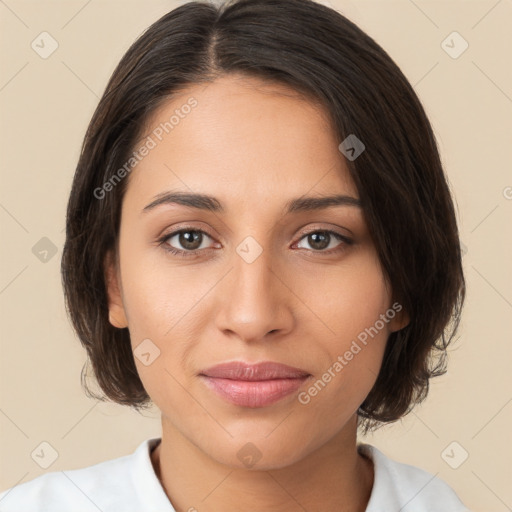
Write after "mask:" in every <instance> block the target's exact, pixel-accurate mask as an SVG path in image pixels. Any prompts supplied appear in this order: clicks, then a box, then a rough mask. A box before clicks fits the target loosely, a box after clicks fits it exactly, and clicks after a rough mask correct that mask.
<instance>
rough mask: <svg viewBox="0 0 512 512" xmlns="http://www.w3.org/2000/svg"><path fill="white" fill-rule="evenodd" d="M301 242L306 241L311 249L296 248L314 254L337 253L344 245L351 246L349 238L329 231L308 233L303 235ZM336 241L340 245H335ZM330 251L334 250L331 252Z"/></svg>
mask: <svg viewBox="0 0 512 512" xmlns="http://www.w3.org/2000/svg"><path fill="white" fill-rule="evenodd" d="M302 240H306V241H307V243H308V244H309V246H310V248H311V249H308V247H300V245H298V247H299V248H300V249H308V250H312V251H314V252H327V253H331V252H337V251H338V250H342V249H343V248H345V246H346V245H350V244H352V240H350V239H349V238H347V237H345V236H343V235H340V234H339V233H336V232H335V231H330V230H316V231H311V232H310V233H307V234H305V235H303V236H302V238H301V241H302ZM336 240H338V241H339V242H340V243H338V244H336ZM300 243H301V242H299V244H300ZM340 246H341V247H340ZM326 249H329V250H326ZM331 249H334V250H332V251H331Z"/></svg>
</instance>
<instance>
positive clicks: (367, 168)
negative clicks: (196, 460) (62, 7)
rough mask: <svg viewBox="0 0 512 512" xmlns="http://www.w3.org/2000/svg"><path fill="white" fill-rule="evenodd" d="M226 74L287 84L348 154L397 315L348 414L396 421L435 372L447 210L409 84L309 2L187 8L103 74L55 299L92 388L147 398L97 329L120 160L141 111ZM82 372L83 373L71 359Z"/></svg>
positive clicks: (446, 314) (454, 239)
mask: <svg viewBox="0 0 512 512" xmlns="http://www.w3.org/2000/svg"><path fill="white" fill-rule="evenodd" d="M230 73H236V74H240V73H241V74H244V75H247V76H252V77H257V78H260V79H264V80H266V81H268V82H278V83H281V84H285V85H288V86H289V87H291V88H293V89H294V90H296V91H297V92H299V93H302V94H305V95H307V96H308V97H310V98H311V99H312V100H314V101H317V102H319V103H321V104H322V105H323V106H324V108H325V111H326V112H327V113H328V114H329V116H330V118H331V120H332V126H333V128H334V129H335V130H336V135H337V137H338V140H339V141H340V143H341V142H342V141H343V140H344V139H345V138H346V137H347V136H348V135H350V134H355V135H356V136H357V137H358V138H359V139H360V140H361V141H363V143H364V145H365V150H364V151H363V153H361V154H360V155H359V156H358V157H357V159H355V160H353V161H352V160H350V159H347V165H348V168H349V171H350V174H351V177H352V179H353V181H354V183H355V185H356V187H357V190H358V192H359V196H360V199H361V201H362V205H363V212H364V216H365V220H366V223H367V225H368V228H369V230H370V234H371V236H372V238H373V241H374V244H375V247H376V249H377V252H378V255H379V258H380V261H381V265H382V267H383V270H384V272H385V273H386V274H387V277H388V279H389V281H390V283H391V286H392V290H393V299H394V300H395V301H397V302H398V303H400V304H401V305H402V306H403V307H404V309H405V311H406V312H407V314H408V315H409V318H410V323H409V324H408V325H407V326H406V327H404V328H402V329H401V330H399V331H397V332H394V333H392V334H391V335H390V337H389V339H388V342H387V346H386V350H385V354H384V359H383V363H382V367H381V370H380V373H379V375H378V378H377V381H376V383H375V385H374V387H373V388H372V390H371V391H370V393H369V394H368V396H367V397H366V399H365V400H364V402H363V403H362V404H361V406H360V408H359V409H358V416H359V418H358V419H359V427H360V428H361V429H362V430H363V431H364V432H365V433H366V432H368V431H370V430H373V429H375V428H378V426H380V425H382V424H383V423H387V422H393V421H396V420H397V419H399V418H400V417H402V416H404V415H405V414H407V413H408V412H410V410H411V409H412V407H413V406H414V404H416V403H419V402H421V401H422V400H423V399H424V398H425V397H426V396H427V393H428V387H429V379H430V378H431V377H434V376H437V375H442V374H444V373H446V356H447V351H446V348H447V346H448V343H449V342H450V341H451V340H452V338H453V336H454V335H455V332H456V330H457V328H458V324H459V320H460V314H461V308H462V304H463V302H464V298H465V281H464V275H463V270H462V264H461V249H460V243H459V237H458V230H457V222H456V217H455V211H454V206H453V202H452V198H451V194H450V190H449V185H448V183H447V178H446V176H445V174H444V170H443V167H442V165H441V161H440V157H439V154H438V149H437V145H436V140H435V137H434V134H433V131H432V128H431V126H430V123H429V121H428V119H427V116H426V114H425V111H424V109H423V107H422V105H421V103H420V101H419V99H418V97H417V96H416V94H415V92H414V90H413V88H412V87H411V85H410V84H409V82H408V81H407V79H406V78H405V76H404V75H403V73H402V72H401V71H400V69H399V68H398V66H397V65H396V64H395V63H394V62H393V60H392V59H391V58H390V57H389V56H388V54H387V53H386V52H385V51H384V50H383V49H382V48H381V47H380V46H379V45H378V44H377V43H376V42H375V41H374V40H373V39H372V38H371V37H369V36H368V35H367V34H365V33H364V32H363V31H362V30H361V29H359V28H358V27H357V26H356V25H355V24H354V23H352V22H351V21H349V20H348V19H347V18H345V17H344V16H343V15H341V14H340V13H338V12H337V11H335V10H333V9H330V8H328V7H325V6H323V5H321V4H317V3H315V2H313V1H310V0H239V1H236V0H235V1H229V2H227V3H225V4H223V5H220V6H215V5H213V4H211V3H207V2H189V3H187V4H184V5H182V6H180V7H178V8H176V9H174V10H173V11H171V12H169V13H167V14H166V15H164V16H163V17H162V18H160V19H159V20H158V21H156V22H155V23H154V24H153V25H151V26H150V27H149V28H148V29H147V30H146V31H145V32H144V33H143V34H142V35H141V36H140V37H139V38H138V40H137V41H135V42H134V43H133V45H132V46H131V47H130V48H129V49H128V51H127V52H126V54H125V55H124V56H123V58H122V60H121V61H120V63H119V64H118V66H117V68H116V69H115V71H114V73H113V74H112V77H111V78H110V80H109V82H108V84H107V87H106V90H105V92H104V94H103V96H102V98H101V100H100V102H99V104H98V107H97V109H96V111H95V112H94V115H93V117H92V119H91V122H90V125H89V127H88V129H87V132H86V135H85V139H84V141H83V145H82V150H81V155H80V158H79V161H78V165H77V168H76V172H75V176H74V181H73V185H72V190H71V194H70V197H69V203H68V208H67V221H66V242H65V246H64V250H63V255H62V282H63V287H64V293H65V299H66V307H67V310H68V314H69V315H70V318H71V321H72V323H73V326H74V328H75V329H76V331H77V334H78V336H79V339H80V341H81V343H82V344H83V346H84V347H85V348H86V350H87V354H88V357H89V359H90V362H91V364H92V367H93V370H94V375H95V377H96V380H97V382H98V384H99V385H100V387H101V389H102V391H103V393H104V395H105V396H106V397H107V398H105V396H102V395H95V394H94V393H92V392H91V390H90V388H88V386H87V382H86V379H85V378H84V371H82V379H83V384H84V387H85V390H86V392H87V393H88V395H89V396H93V397H95V398H97V399H100V400H105V399H111V400H113V401H115V402H117V403H120V404H126V405H130V406H132V407H134V408H135V409H137V410H139V409H142V408H145V407H147V406H149V405H151V400H150V398H149V396H148V394H147V393H146V391H145V389H144V387H143V385H142V382H141V381H140V379H139V376H138V373H137V370H136V366H135V362H134V356H133V353H132V349H131V345H130V338H129V331H128V329H127V328H125V329H118V328H115V327H113V326H112V325H111V324H110V323H109V315H108V298H107V290H106V282H105V273H104V269H105V265H104V260H105V255H106V254H107V252H108V251H109V250H116V243H117V239H118V232H119V225H120V212H121V204H122V200H123V194H124V191H125V189H126V183H127V181H128V180H127V179H123V180H121V181H120V182H119V183H118V184H117V185H116V186H115V187H113V188H112V190H111V191H109V192H108V193H103V194H102V197H100V198H98V194H97V193H95V191H97V190H98V189H100V188H101V187H103V185H104V184H105V183H106V182H108V181H109V179H111V178H112V176H114V174H115V173H116V172H117V171H118V170H119V168H121V167H122V166H123V164H125V162H126V161H127V160H128V159H129V157H130V154H131V153H132V152H133V148H134V144H135V142H136V141H137V140H138V138H139V137H140V136H141V134H142V130H143V127H144V125H145V123H146V122H147V120H148V118H149V116H150V115H151V114H152V113H154V112H155V110H156V109H157V108H158V107H159V105H161V104H162V103H163V102H164V101H166V100H169V99H170V98H172V97H173V94H175V93H176V92H178V91H180V90H183V89H185V88H186V87H187V85H191V84H197V83H200V82H207V81H212V80H214V79H215V78H217V77H219V76H221V75H226V74H230ZM84 370H85V367H84Z"/></svg>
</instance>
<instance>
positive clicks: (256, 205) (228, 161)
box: [105, 75, 408, 512]
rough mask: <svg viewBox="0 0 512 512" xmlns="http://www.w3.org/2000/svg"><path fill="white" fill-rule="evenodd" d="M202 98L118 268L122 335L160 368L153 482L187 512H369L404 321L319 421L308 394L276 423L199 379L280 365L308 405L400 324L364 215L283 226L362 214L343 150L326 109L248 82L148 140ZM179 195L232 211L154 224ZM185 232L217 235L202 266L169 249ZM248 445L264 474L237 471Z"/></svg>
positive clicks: (349, 375) (149, 178)
mask: <svg viewBox="0 0 512 512" xmlns="http://www.w3.org/2000/svg"><path fill="white" fill-rule="evenodd" d="M191 96H193V97H194V98H195V99H196V100H197V101H198V105H197V107H196V108H194V109H193V110H192V111H191V113H190V114H189V115H187V116H185V117H184V118H183V119H181V120H180V122H179V124H178V125H176V126H175V128H174V129H173V130H172V132H170V133H169V134H168V135H166V136H165V137H164V138H163V140H162V141H161V142H159V144H158V145H157V146H156V147H155V148H154V149H152V150H151V151H150V152H149V154H148V155H147V156H146V157H145V158H144V159H143V160H142V161H141V162H140V163H139V164H137V166H136V167H135V168H134V169H133V171H132V172H131V174H130V175H129V178H128V179H129V182H128V187H127V191H126V194H125V197H124V200H123V206H122V216H121V226H120V235H119V240H118V254H117V256H118V259H117V260H115V258H113V257H111V256H112V255H109V258H107V259H106V263H105V264H106V268H107V276H108V293H109V315H110V322H111V323H112V325H114V326H116V327H119V328H123V327H128V328H129V332H130V336H131V341H132V347H133V348H134V349H135V348H136V347H137V346H138V345H139V344H140V343H141V342H142V340H145V339H148V338H149V339H150V340H151V342H152V343H154V345H156V346H157V347H158V349H159V350H160V355H159V357H157V358H156V359H155V360H154V361H153V362H152V363H151V364H149V365H147V366H146V365H144V364H142V362H141V361H140V360H139V359H138V358H137V357H136V358H135V362H136V364H137V370H138V372H139V375H140V378H141V380H142V382H143V384H144V387H145V389H146V390H147V392H148V394H149V395H150V397H151V399H152V400H153V402H154V403H155V404H156V406H157V407H158V408H159V409H160V410H161V412H162V442H161V444H160V445H159V446H158V448H157V449H156V450H155V451H154V452H153V453H152V463H153V465H154V468H155V471H156V473H157V476H158V477H159V478H160V481H161V482H162V486H163V488H164V490H165V492H166V493H167V495H168V496H169V499H170V500H171V502H172V504H173V506H174V507H175V509H176V510H177V511H178V512H182V511H188V510H190V509H192V507H194V508H195V509H197V510H201V511H206V512H208V511H218V510H223V511H224V512H230V511H237V512H239V511H240V510H251V511H254V512H259V511H261V512H263V511H268V510H273V511H276V512H280V511H286V512H292V511H303V510H304V509H306V510H308V511H309V512H313V511H325V510H338V511H343V512H356V511H364V510H365V509H366V505H367V503H368V500H369V497H370V494H371V490H372V486H373V478H374V472H373V464H372V463H371V462H370V461H368V460H367V459H365V458H364V457H362V456H361V455H359V454H358V452H357V450H356V432H357V416H356V411H357V409H358V407H359V405H360V404H361V403H362V402H363V401H364V399H365V397H366V396H367V395H368V393H369V391H370V390H371V388H372V386H373V384H374V382H375V380H376V378H377V375H378V372H379V368H380V366H381V363H382V357H383V353H384V349H385V345H386V341H387V338H388V336H389V334H390V333H391V332H392V331H395V330H398V329H400V328H402V327H404V326H405V325H406V322H407V321H408V319H407V318H406V317H405V314H397V315H396V316H395V318H394V319H393V320H391V321H390V322H389V323H387V324H386V325H385V327H384V328H383V329H382V330H381V331H379V334H378V335H376V336H374V337H373V339H370V341H369V343H368V344H367V345H366V346H365V347H364V349H363V350H361V351H360V352H359V353H358V354H357V355H356V356H355V357H354V358H353V359H352V360H351V361H350V362H349V363H348V364H347V365H346V366H345V367H344V368H343V370H342V371H341V372H339V373H337V374H336V376H335V377H334V378H332V380H331V382H329V383H328V384H327V385H326V386H325V388H323V389H322V391H321V392H320V393H318V395H317V396H315V397H314V398H312V399H311V401H310V403H309V404H307V405H303V404H301V403H299V401H298V400H297V394H296V393H295V394H292V395H289V396H287V397H286V398H284V399H282V400H280V401H279V402H277V403H275V404H272V405H270V406H266V407H260V408H253V409H251V408H247V407H241V406H236V405H233V404H230V403H228V402H226V401H224V400H223V399H222V398H220V397H219V396H218V395H217V394H215V393H214V392H212V391H211V390H210V389H209V388H207V387H206V386H205V385H204V383H203V382H202V380H201V379H200V378H199V377H198V373H199V372H200V370H203V369H205V368H208V367H210V366H213V365H215V364H217V363H220V362H226V361H235V360H239V361H245V362H248V363H255V362H260V361H269V360H270V361H278V362H281V363H284V364H288V365H290V366H294V367H298V368H301V369H303V370H305V371H307V372H308V373H310V374H311V375H312V377H311V379H310V380H309V381H308V382H307V383H305V384H304V385H303V386H302V387H301V389H300V390H299V391H304V390H307V389H308V388H309V387H310V386H311V384H312V382H315V381H317V379H319V378H320V377H321V376H322V374H323V373H324V372H325V371H326V370H327V369H328V368H329V367H331V366H332V365H333V363H334V362H335V361H336V360H337V358H338V356H339V355H342V354H344V353H345V352H346V351H347V350H348V349H349V347H350V345H351V343H352V341H353V340H355V339H356V337H357V335H358V334H359V333H360V332H362V331H364V329H365V328H368V327H370V326H373V325H374V324H375V322H376V320H378V319H379V315H381V314H384V313H385V312H386V310H388V309H390V308H391V305H392V300H391V297H392V295H391V289H390V287H389V283H388V282H387V280H386V278H385V276H384V274H383V271H382V268H381V265H380V262H379V259H378V256H377V253H376V250H375V247H374V244H373V242H372V240H371V237H370V235H369V232H368V228H367V225H366V222H365V218H364V214H363V211H362V209H361V208H358V207H354V206H332V207H329V208H325V209H322V210H317V211H309V212H298V213H292V214H287V215H283V208H284V205H285V203H286V202H287V201H288V200H290V199H293V198H298V197H301V196H304V195H308V196H316V197H318V196H322V195H332V194H335V193H337V194H344V195H349V196H352V197H354V198H358V192H357V189H356V188H355V186H354V184H353V182H352V180H351V178H350V176H349V172H348V169H347V167H346V162H345V159H344V157H343V155H342V154H341V153H340V151H339V150H338V145H339V143H340V142H341V141H339V140H338V139H337V137H336V135H335V134H334V131H333V129H332V126H331V124H330V122H329V120H328V118H327V115H326V112H325V111H324V110H322V108H321V107H319V106H317V105H315V104H314V103H313V102H311V101H310V100H306V99H305V98H303V97H300V96H298V95H297V94H296V93H295V92H294V91H293V90H291V89H288V88H287V87H285V86H282V85H275V84H269V83H266V82H262V81H260V80H256V79H254V78H248V77H244V76H241V75H230V76H224V77H221V78H218V79H217V80H216V81H214V82H212V83H209V84H201V85H193V86H190V87H189V88H188V89H187V90H185V91H184V92H183V93H182V94H181V95H180V96H178V97H174V98H173V99H172V100H168V101H167V102H166V103H165V104H163V105H162V106H161V107H160V108H159V109H158V111H156V112H155V114H154V115H153V116H152V117H151V119H150V120H149V122H148V127H156V126H158V124H159V123H160V122H164V121H166V120H168V119H169V118H170V116H171V115H172V114H173V113H174V110H175V109H176V108H180V106H181V105H183V104H184V103H186V101H187V99H188V98H190V97H191ZM150 132H151V131H150V130H148V132H147V133H148V134H149V133H150ZM168 190H182V191H185V192H198V193H203V194H209V195H213V196H215V197H216V198H218V199H219V201H220V202H221V203H222V204H223V206H224V208H225V210H226V211H225V213H212V212H208V211H202V210H196V209H193V208H190V207H186V206H183V205H177V204H166V205H161V206H158V207H156V208H154V209H152V210H151V211H148V212H145V213H142V210H143V208H144V207H145V206H146V205H148V204H149V203H150V202H151V201H152V200H153V199H154V197H155V196H156V195H157V194H159V193H161V192H164V191H168ZM182 227H189V228H192V229H194V230H204V231H205V232H207V235H203V241H202V242H201V243H199V242H198V243H197V244H196V246H194V248H197V247H200V249H199V251H201V252H199V254H198V255H196V256H193V257H180V256H176V255H172V254H170V253H168V252H166V251H165V249H164V246H165V244H167V246H169V245H172V246H173V247H175V248H178V249H182V250H186V247H184V245H183V243H180V238H179V236H174V237H172V238H170V239H168V240H167V242H164V244H163V245H162V244H161V243H160V242H158V239H159V238H160V236H162V235H164V234H171V233H172V232H173V231H176V230H178V229H180V228H182ZM321 230H334V231H336V232H338V233H339V234H341V235H344V236H347V237H349V238H350V239H351V240H353V244H352V245H348V244H345V243H344V242H343V241H340V240H338V239H336V238H335V237H334V236H331V241H330V242H329V246H328V248H326V249H323V251H324V252H325V251H330V252H331V253H330V254H324V253H322V249H318V248H317V247H318V245H314V240H313V242H312V241H311V237H309V238H308V236H306V235H307V234H308V233H315V232H318V231H321ZM303 231H306V233H305V234H304V233H303ZM247 236H251V237H253V238H254V239H255V240H256V241H257V243H258V244H259V245H260V246H261V248H262V250H263V252H262V253H261V254H260V256H259V257H258V258H256V259H255V261H253V262H252V263H247V262H246V261H245V260H244V259H243V258H242V257H240V255H239V254H238V253H237V251H236V248H237V246H238V245H239V244H240V243H241V242H242V241H243V240H244V239H245V238H246V237H247ZM181 241H182V242H183V239H182V240H181ZM340 248H341V250H340V251H338V252H334V251H336V249H340ZM189 250H190V249H189ZM402 311H403V310H402ZM249 442H250V443H253V444H254V445H255V446H256V447H257V450H258V452H259V453H260V454H261V458H260V460H259V461H258V462H257V463H256V464H255V465H254V466H252V467H250V468H249V467H247V466H246V465H245V464H244V463H243V462H242V461H241V460H240V459H239V458H238V457H237V453H238V452H239V450H240V449H241V448H242V447H244V446H245V445H246V444H247V443H249ZM192 510H193V509H192Z"/></svg>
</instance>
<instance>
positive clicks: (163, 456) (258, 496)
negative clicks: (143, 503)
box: [151, 416, 374, 512]
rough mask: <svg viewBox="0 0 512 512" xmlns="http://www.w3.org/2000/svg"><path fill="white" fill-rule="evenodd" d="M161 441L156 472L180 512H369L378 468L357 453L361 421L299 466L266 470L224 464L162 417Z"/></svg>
mask: <svg viewBox="0 0 512 512" xmlns="http://www.w3.org/2000/svg"><path fill="white" fill-rule="evenodd" d="M162 426H163V429H162V441H161V443H160V444H159V445H158V446H157V447H156V448H155V450H153V452H152V454H151V458H152V463H153V467H154V469H155V473H156V475H157V477H158V479H159V480H160V482H161V484H162V487H163V488H164V491H165V492H166V494H167V496H168V497H169V500H170V501H171V503H172V505H173V507H174V508H175V509H176V512H188V511H194V510H201V512H214V511H218V510H222V511H223V512H235V511H236V512H238V511H240V510H251V511H254V512H263V511H265V512H266V511H267V510H272V511H275V512H292V511H293V512H295V511H297V510H337V511H339V512H364V511H365V510H366V506H367V504H368V500H369V499H370V494H371V491H372V487H373V480H374V470H373V463H372V462H371V461H370V460H368V459H366V458H365V457H363V456H362V455H360V454H359V453H358V452H357V449H356V430H357V417H356V416H353V417H352V419H351V420H350V421H349V422H348V423H347V425H345V427H344V428H343V429H342V430H341V431H340V432H339V433H338V434H337V435H335V436H334V437H333V438H331V439H330V440H329V441H328V442H327V443H325V444H324V445H322V446H321V447H320V448H319V449H317V450H315V451H313V452H311V453H310V454H309V455H307V456H306V457H304V458H302V459H301V460H298V461H297V462H295V463H293V464H291V465H288V466H285V467H275V468H269V469H266V470H255V469H240V468H235V467H232V466H228V465H226V464H223V463H221V462H219V461H217V460H215V459H213V458H211V457H209V456H208V454H206V453H205V452H204V451H202V450H200V449H199V448H198V447H197V446H196V445H194V444H192V443H191V442H190V441H189V440H188V439H187V438H186V437H184V436H183V435H182V434H181V432H179V431H178V430H177V429H176V428H175V427H174V426H173V425H172V424H171V423H170V422H169V421H168V420H167V421H166V419H165V418H162Z"/></svg>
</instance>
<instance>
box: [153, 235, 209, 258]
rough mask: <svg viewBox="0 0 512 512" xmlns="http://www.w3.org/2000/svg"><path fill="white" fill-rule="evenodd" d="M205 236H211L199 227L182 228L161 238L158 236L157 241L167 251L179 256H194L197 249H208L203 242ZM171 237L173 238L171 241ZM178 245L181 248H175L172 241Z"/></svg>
mask: <svg viewBox="0 0 512 512" xmlns="http://www.w3.org/2000/svg"><path fill="white" fill-rule="evenodd" d="M205 237H206V238H211V237H210V235H208V233H206V232H205V231H202V230H200V229H193V228H182V229H180V230H178V231H173V232H172V233H169V234H167V235H165V236H163V237H162V238H160V240H159V242H160V243H161V245H162V246H163V248H164V249H165V250H166V251H169V252H170V253H172V254H176V255H179V256H185V257H186V256H194V255H196V254H197V253H198V252H199V251H201V250H203V249H208V248H209V247H204V245H203V242H204V241H205ZM173 239H175V240H174V241H173ZM171 242H172V243H174V244H178V245H180V246H181V247H182V248H180V247H178V248H176V247H175V246H174V245H172V243H171Z"/></svg>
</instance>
